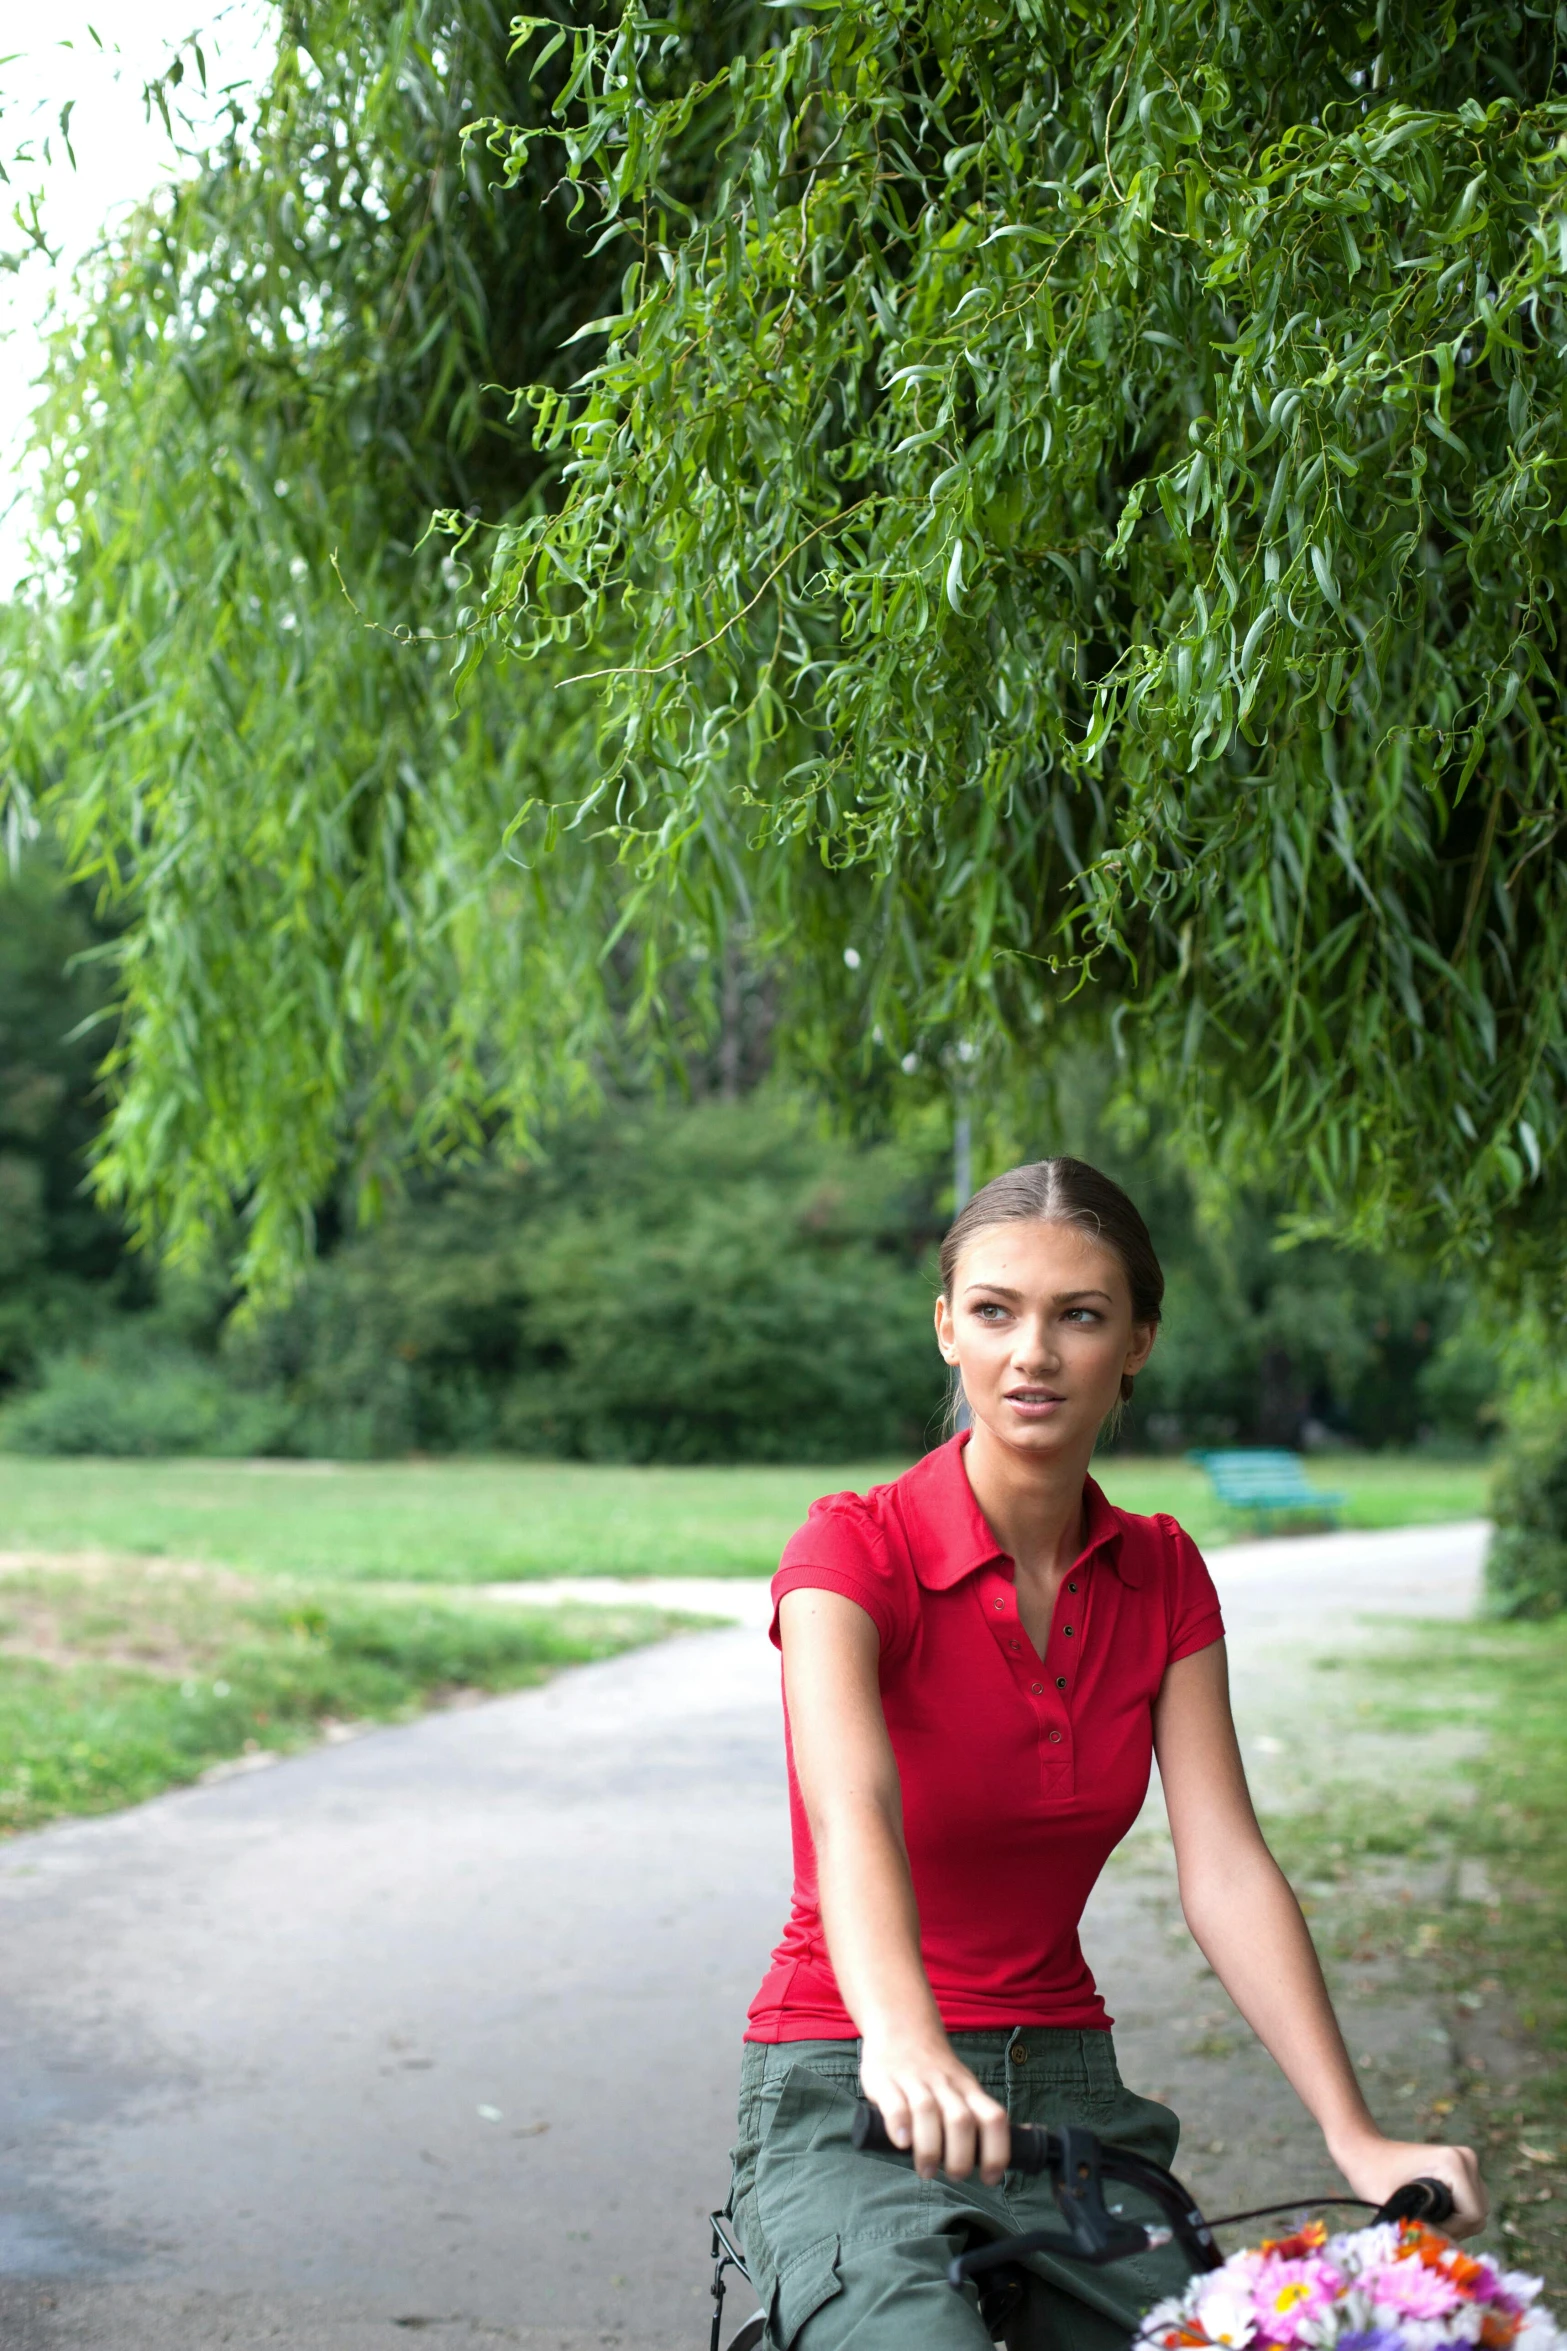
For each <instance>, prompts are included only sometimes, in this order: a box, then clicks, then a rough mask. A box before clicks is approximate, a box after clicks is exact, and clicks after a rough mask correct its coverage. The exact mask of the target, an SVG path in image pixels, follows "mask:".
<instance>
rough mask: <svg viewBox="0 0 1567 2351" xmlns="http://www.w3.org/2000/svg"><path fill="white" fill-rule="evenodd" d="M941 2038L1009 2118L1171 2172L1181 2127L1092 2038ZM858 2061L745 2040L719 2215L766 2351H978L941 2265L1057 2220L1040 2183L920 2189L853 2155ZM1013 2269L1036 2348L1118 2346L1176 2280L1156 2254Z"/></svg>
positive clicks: (1041, 2031) (854, 2052)
mask: <svg viewBox="0 0 1567 2351" xmlns="http://www.w3.org/2000/svg"><path fill="white" fill-rule="evenodd" d="M952 2038H953V2047H954V2048H955V2049H956V2050H957V2052H958V2055H959V2056H960V2057H961V2058H962V2060H963V2062H964V2064H965V2065H967V2066H969V2067H971V2068H972V2070H973V2072H974V2074H975V2075H976V2076H977V2078H978V2079H979V2081H980V2082H981V2083H982V2084H983V2086H984V2087H985V2088H986V2089H987V2090H988V2091H989V2092H990V2094H991V2096H992V2097H994V2098H996V2099H998V2100H999V2101H1000V2102H1001V2103H1002V2104H1003V2105H1004V2106H1005V2107H1006V2109H1007V2112H1008V2113H1009V2114H1010V2116H1011V2117H1012V2119H1013V2121H1014V2122H1031V2123H1041V2124H1052V2123H1053V2124H1056V2125H1060V2124H1063V2123H1079V2124H1082V2125H1084V2126H1086V2127H1087V2128H1088V2129H1089V2130H1092V2131H1095V2132H1097V2133H1098V2135H1099V2137H1100V2138H1101V2139H1108V2140H1113V2141H1114V2142H1115V2143H1116V2144H1117V2145H1118V2146H1122V2147H1132V2148H1135V2149H1136V2151H1137V2152H1138V2153H1139V2154H1140V2155H1144V2156H1147V2157H1150V2158H1151V2159H1152V2160H1153V2161H1154V2162H1156V2163H1162V2164H1166V2165H1168V2164H1169V2163H1170V2162H1171V2161H1173V2159H1174V2155H1175V2147H1176V2141H1177V2139H1178V2137H1179V2135H1180V2124H1179V2123H1178V2121H1177V2120H1176V2117H1175V2116H1174V2115H1173V2114H1172V2113H1171V2112H1170V2109H1169V2108H1168V2107H1167V2106H1156V2105H1155V2104H1154V2103H1153V2101H1152V2100H1151V2099H1148V2098H1139V2097H1137V2096H1135V2095H1134V2093H1133V2092H1132V2091H1130V2090H1128V2089H1127V2088H1126V2087H1125V2086H1124V2084H1123V2083H1122V2080H1121V2077H1120V2074H1119V2073H1118V2071H1117V2070H1116V2062H1115V2049H1114V2046H1113V2044H1112V2042H1111V2039H1110V2035H1109V2034H1108V2033H1105V2032H1097V2033H1079V2032H1063V2031H1060V2030H1051V2029H1046V2028H1044V2027H1035V2026H1024V2027H1021V2028H1019V2029H1018V2030H1017V2031H1015V2032H1011V2033H1006V2032H993V2033H955V2034H954V2035H953V2037H952ZM859 2056H860V2046H859V2043H858V2042H857V2041H783V2042H778V2043H762V2042H757V2041H748V2042H747V2043H746V2046H745V2058H744V2064H743V2066H742V2069H741V2077H740V2123H739V2136H738V2138H737V2140H736V2143H735V2148H734V2155H733V2164H734V2186H733V2195H732V2203H731V2210H732V2211H733V2214H734V2218H735V2223H736V2226H737V2228H738V2230H739V2234H740V2238H741V2242H742V2243H743V2245H744V2247H745V2252H746V2260H747V2263H748V2265H749V2267H750V2271H751V2280H752V2283H753V2285H754V2286H755V2288H756V2291H757V2294H758V2296H759V2297H760V2300H761V2303H762V2307H763V2309H764V2310H765V2311H766V2313H767V2326H768V2332H767V2341H768V2344H769V2345H770V2346H771V2351H988V2347H989V2343H990V2336H989V2332H988V2330H987V2329H986V2327H985V2324H984V2322H983V2320H982V2319H981V2317H980V2314H979V2298H978V2295H977V2293H976V2292H975V2290H974V2288H973V2287H972V2286H970V2287H968V2288H966V2289H964V2290H963V2291H962V2292H960V2293H955V2292H954V2291H953V2289H952V2287H950V2286H949V2285H948V2283H947V2278H946V2270H947V2264H948V2262H949V2261H950V2260H951V2259H952V2257H953V2256H954V2254H957V2253H961V2252H964V2251H966V2250H967V2249H968V2248H969V2247H970V2246H972V2245H975V2244H978V2243H983V2242H987V2241H988V2240H990V2239H991V2238H993V2237H998V2236H1002V2235H1006V2234H1009V2233H1011V2232H1012V2231H1015V2230H1019V2229H1034V2228H1041V2227H1048V2226H1050V2225H1051V2224H1052V2223H1056V2224H1059V2220H1060V2215H1059V2212H1058V2210H1057V2208H1056V2205H1055V2200H1054V2198H1053V2196H1052V2194H1051V2192H1050V2188H1049V2185H1048V2183H1047V2182H1046V2181H1044V2180H1041V2179H1028V2178H1025V2177H1023V2176H1022V2175H1021V2174H1019V2173H1017V2172H1010V2171H1009V2172H1008V2173H1007V2175H1006V2178H1005V2179H1004V2180H1003V2181H1002V2182H1001V2184H1000V2186H999V2187H995V2188H987V2187H985V2186H984V2185H983V2183H982V2182H981V2181H980V2179H979V2177H978V2174H977V2173H976V2174H972V2175H971V2176H970V2177H969V2178H968V2179H966V2180H952V2179H948V2178H947V2176H946V2174H945V2173H938V2174H937V2176H936V2178H935V2179H933V2180H921V2179H919V2178H917V2177H916V2175H915V2172H914V2169H913V2166H912V2165H911V2163H910V2162H909V2160H908V2158H907V2156H892V2155H867V2154H858V2153H856V2152H855V2150H854V2148H853V2147H852V2146H851V2145H850V2141H849V2126H850V2124H851V2122H852V2120H853V2116H854V2103H855V2100H856V2098H857V2097H858V2096H859ZM1110 2195H1111V2201H1112V2202H1113V2203H1116V2204H1119V2205H1122V2206H1123V2207H1124V2209H1125V2210H1126V2212H1127V2213H1128V2214H1129V2215H1130V2216H1131V2217H1133V2218H1136V2219H1143V2218H1148V2219H1159V2218H1162V2215H1159V2214H1156V2213H1155V2212H1154V2211H1153V2209H1152V2207H1151V2206H1145V2205H1144V2203H1143V2202H1142V2200H1140V2199H1139V2198H1138V2197H1137V2196H1136V2195H1135V2194H1134V2193H1133V2192H1132V2191H1130V2190H1128V2189H1123V2188H1120V2187H1117V2188H1115V2189H1113V2190H1112V2191H1110ZM1025 2266H1026V2267H1027V2268H1028V2269H1029V2270H1030V2271H1031V2272H1032V2280H1033V2282H1032V2283H1031V2287H1030V2294H1031V2301H1030V2305H1029V2311H1028V2315H1027V2319H1026V2321H1025V2322H1023V2324H1024V2328H1025V2335H1024V2339H1026V2340H1027V2341H1028V2342H1029V2343H1030V2344H1033V2343H1036V2342H1037V2343H1040V2344H1042V2345H1047V2346H1049V2351H1124V2347H1125V2345H1126V2343H1127V2341H1128V2339H1129V2337H1130V2336H1131V2335H1132V2333H1133V2332H1134V2330H1135V2328H1136V2326H1137V2322H1138V2320H1139V2318H1140V2317H1141V2315H1142V2313H1143V2312H1144V2311H1145V2310H1146V2309H1147V2308H1148V2306H1149V2304H1150V2303H1153V2302H1156V2301H1158V2300H1159V2299H1160V2298H1161V2297H1162V2296H1163V2295H1166V2294H1171V2293H1177V2292H1179V2291H1180V2290H1181V2288H1182V2287H1183V2286H1185V2284H1186V2283H1187V2270H1186V2265H1185V2263H1184V2261H1183V2260H1182V2258H1181V2256H1180V2254H1179V2253H1178V2252H1177V2251H1176V2250H1175V2249H1174V2248H1173V2247H1171V2248H1167V2249H1165V2250H1162V2251H1159V2252H1155V2253H1149V2254H1142V2255H1138V2256H1137V2257H1135V2258H1134V2259H1132V2260H1129V2261H1118V2262H1116V2263H1114V2264H1113V2265H1111V2266H1109V2267H1107V2268H1104V2269H1088V2268H1084V2267H1082V2266H1080V2265H1078V2264H1076V2263H1073V2262H1069V2261H1062V2260H1060V2259H1059V2258H1057V2257H1055V2256H1052V2255H1045V2254H1036V2255H1032V2256H1030V2257H1029V2258H1028V2260H1027V2262H1026V2264H1025Z"/></svg>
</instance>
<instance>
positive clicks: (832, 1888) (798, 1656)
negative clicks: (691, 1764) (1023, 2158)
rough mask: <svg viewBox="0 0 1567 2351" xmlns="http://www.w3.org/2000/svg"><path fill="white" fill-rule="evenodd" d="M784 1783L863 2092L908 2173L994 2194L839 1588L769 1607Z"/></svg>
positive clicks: (797, 1594) (994, 2113)
mask: <svg viewBox="0 0 1567 2351" xmlns="http://www.w3.org/2000/svg"><path fill="white" fill-rule="evenodd" d="M778 1633H779V1639H780V1641H781V1643H782V1646H783V1661H784V1687H785V1690H786V1691H787V1693H788V1699H789V1728H790V1735H791V1737H792V1739H793V1743H794V1767H795V1774H796V1777H797V1778H798V1781H799V1785H800V1795H801V1799H802V1801H803V1803H804V1805H805V1812H806V1818H807V1819H808V1821H809V1822H810V1827H811V1839H812V1843H813V1844H814V1846H815V1849H816V1877H817V1886H818V1889H819V1893H820V1899H821V1909H822V1925H823V1928H824V1930H825V1932H826V1936H827V1952H828V1956H829V1958H830V1959H831V1961H832V1964H833V1972H834V1974H835V1975H836V1977H837V1979H838V1989H839V1991H840V1992H841V1993H842V1994H843V2001H844V2006H845V2007H846V2008H847V2009H848V2011H849V2014H850V2015H851V2016H852V2017H853V2019H854V2021H855V2023H856V2024H857V2025H858V2026H859V2029H860V2037H861V2040H862V2043H863V2047H862V2050H861V2057H860V2083H861V2087H862V2088H863V2090H864V2092H865V2095H866V2097H867V2098H869V2099H870V2100H871V2101H872V2102H873V2104H875V2105H877V2106H879V2107H880V2108H881V2111H882V2114H883V2117H884V2118H885V2120H886V2124H887V2128H888V2131H889V2132H890V2133H891V2135H892V2138H893V2141H894V2143H895V2144H896V2145H897V2146H900V2147H909V2146H912V2148H913V2150H914V2164H915V2169H916V2170H917V2171H918V2172H919V2174H920V2176H921V2178H922V2179H929V2178H931V2177H932V2175H933V2174H934V2173H935V2172H936V2170H937V2169H938V2167H940V2168H944V2169H945V2170H947V2171H949V2172H951V2173H952V2174H953V2176H954V2177H955V2178H959V2179H961V2178H963V2177H964V2176H965V2174H967V2173H968V2172H970V2171H971V2170H972V2169H973V2167H974V2161H975V2156H976V2153H977V2154H978V2157H979V2162H980V2171H981V2175H982V2177H983V2178H984V2179H985V2180H986V2182H987V2183H988V2184H989V2185H990V2186H992V2187H994V2185H995V2184H996V2182H997V2181H998V2180H999V2179H1000V2177H1001V2175H1002V2172H1003V2171H1004V2170H1005V2169H1006V2163H1007V2157H1008V2154H1009V2152H1010V2134H1009V2131H1008V2127H1007V2117H1006V2109H1005V2107H1003V2106H1000V2105H998V2104H997V2102H996V2100H995V2099H994V2098H991V2097H988V2096H987V2095H986V2093H985V2092H984V2091H983V2090H982V2089H981V2088H980V2086H979V2083H978V2082H977V2081H976V2080H975V2078H974V2076H973V2075H972V2074H971V2073H970V2071H969V2069H968V2067H967V2066H966V2065H963V2064H961V2063H960V2062H959V2059H958V2057H957V2055H956V2053H955V2051H954V2050H953V2047H952V2044H951V2042H950V2041H949V2040H948V2039H947V2035H946V2030H945V2028H944V2027H943V2025H942V2021H941V2016H940V2013H939V2011H938V2010H937V2007H936V2002H935V1999H934V1997H933V1995H932V1993H931V1988H930V1984H929V1982H928V1980H927V1978H926V1975H925V1969H924V1966H923V1964H922V1962H921V1959H920V1928H919V1914H918V1912H917V1910H916V1908H915V1904H914V1885H913V1881H912V1879H911V1878H910V1876H909V1858H908V1852H907V1850H906V1848H905V1846H904V1842H903V1803H902V1795H901V1791H900V1789H899V1786H898V1766H897V1762H896V1759H895V1758H894V1756H893V1752H892V1742H891V1740H890V1739H889V1738H888V1736H887V1724H886V1718H885V1717H884V1715H883V1713H882V1707H881V1689H880V1684H879V1680H878V1674H877V1665H878V1657H879V1650H880V1640H879V1636H878V1634H877V1631H876V1626H875V1624H874V1623H873V1621H872V1620H871V1618H870V1617H869V1616H868V1615H867V1614H866V1612H865V1610H864V1609H863V1608H860V1607H859V1606H857V1605H856V1603H855V1602H854V1601H852V1600H848V1599H845V1598H844V1597H843V1595H842V1594H841V1593H838V1592H817V1591H810V1590H803V1591H794V1592H788V1593H786V1594H785V1595H784V1598H783V1600H782V1602H781V1603H780V1606H779V1610H778Z"/></svg>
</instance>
